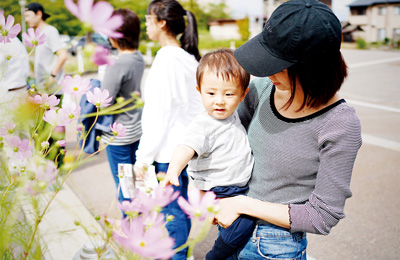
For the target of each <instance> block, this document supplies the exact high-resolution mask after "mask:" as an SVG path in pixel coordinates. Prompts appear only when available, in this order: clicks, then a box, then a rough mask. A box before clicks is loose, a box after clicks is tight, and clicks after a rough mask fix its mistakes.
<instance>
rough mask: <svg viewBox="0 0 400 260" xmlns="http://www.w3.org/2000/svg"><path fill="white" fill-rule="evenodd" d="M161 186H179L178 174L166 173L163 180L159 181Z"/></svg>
mask: <svg viewBox="0 0 400 260" xmlns="http://www.w3.org/2000/svg"><path fill="white" fill-rule="evenodd" d="M160 185H161V187H163V188H165V187H166V186H168V185H174V186H179V179H178V176H173V175H172V174H166V175H165V178H164V180H162V181H161V182H160Z"/></svg>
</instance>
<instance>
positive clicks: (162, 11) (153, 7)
mask: <svg viewBox="0 0 400 260" xmlns="http://www.w3.org/2000/svg"><path fill="white" fill-rule="evenodd" d="M147 12H148V13H149V14H154V15H156V16H157V20H158V21H161V20H165V22H166V24H167V30H168V31H169V33H171V34H172V35H174V36H177V35H179V34H181V33H182V36H181V38H180V42H181V47H182V49H184V50H185V51H187V52H188V53H190V54H192V55H194V56H195V57H196V59H197V60H200V58H201V57H200V53H199V49H198V42H199V40H198V33H197V22H196V18H195V16H194V14H193V13H192V12H190V11H186V10H185V9H183V7H182V5H181V4H180V3H179V2H178V1H175V0H153V1H151V3H150V4H149V6H148V8H147ZM184 16H186V17H187V25H185V18H184Z"/></svg>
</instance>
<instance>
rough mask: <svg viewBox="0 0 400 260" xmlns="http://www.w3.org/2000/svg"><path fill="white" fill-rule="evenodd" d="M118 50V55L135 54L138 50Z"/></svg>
mask: <svg viewBox="0 0 400 260" xmlns="http://www.w3.org/2000/svg"><path fill="white" fill-rule="evenodd" d="M117 50H118V55H123V54H133V53H135V52H137V50H136V49H132V50H121V49H117Z"/></svg>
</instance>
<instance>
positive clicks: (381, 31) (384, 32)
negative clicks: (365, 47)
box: [348, 0, 400, 42]
mask: <svg viewBox="0 0 400 260" xmlns="http://www.w3.org/2000/svg"><path fill="white" fill-rule="evenodd" d="M349 7H350V16H349V19H348V22H349V23H350V24H352V25H357V26H360V27H361V28H362V30H363V31H357V32H354V33H353V38H354V39H357V38H363V39H364V40H365V41H366V42H380V41H385V38H387V39H391V40H394V41H398V40H400V0H356V1H354V2H353V3H351V4H350V5H349Z"/></svg>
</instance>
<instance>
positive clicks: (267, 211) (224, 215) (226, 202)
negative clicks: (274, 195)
mask: <svg viewBox="0 0 400 260" xmlns="http://www.w3.org/2000/svg"><path fill="white" fill-rule="evenodd" d="M220 206H221V210H220V211H219V212H218V214H216V216H215V219H214V224H217V223H218V224H219V225H221V226H222V227H223V228H227V227H229V226H230V225H231V224H232V223H233V222H234V221H235V220H236V219H237V218H238V217H239V215H241V214H246V215H249V216H252V217H255V218H258V219H262V220H265V221H267V222H269V223H271V224H274V225H277V226H280V227H284V228H290V217H289V207H288V205H282V204H277V203H270V202H265V201H261V200H257V199H253V198H250V197H247V196H235V197H231V198H226V199H221V201H220Z"/></svg>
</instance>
